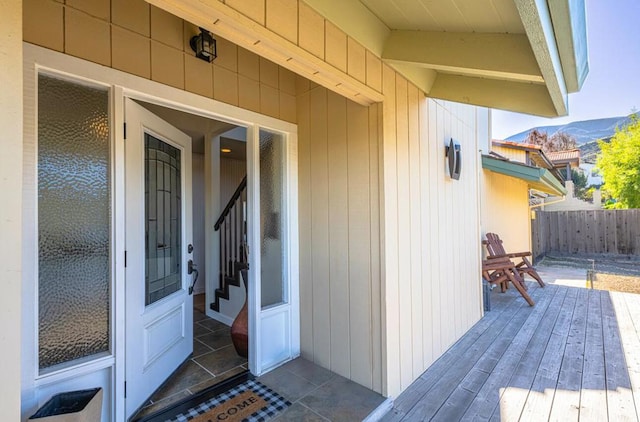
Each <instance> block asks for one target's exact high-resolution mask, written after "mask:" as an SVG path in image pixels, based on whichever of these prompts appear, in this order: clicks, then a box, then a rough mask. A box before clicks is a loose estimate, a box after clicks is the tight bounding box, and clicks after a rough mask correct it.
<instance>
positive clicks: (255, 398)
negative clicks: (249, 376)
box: [168, 380, 291, 422]
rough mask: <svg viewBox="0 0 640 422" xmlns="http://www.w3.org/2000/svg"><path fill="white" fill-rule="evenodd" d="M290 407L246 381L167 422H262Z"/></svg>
mask: <svg viewBox="0 0 640 422" xmlns="http://www.w3.org/2000/svg"><path fill="white" fill-rule="evenodd" d="M289 406H291V403H290V402H288V401H287V400H285V399H284V398H283V397H282V396H280V395H279V394H278V393H276V392H275V391H273V390H271V389H269V388H267V387H266V386H265V385H263V384H260V383H259V382H257V381H251V380H249V381H246V382H244V383H242V384H240V385H237V386H235V387H234V388H232V389H231V390H228V391H226V392H224V393H222V394H219V395H217V396H215V397H214V398H212V399H209V400H206V401H204V402H202V403H200V404H199V405H197V406H194V407H192V408H191V409H189V410H187V411H186V412H184V413H181V414H179V415H177V416H174V417H173V418H171V419H169V420H168V422H169V421H170V422H187V421H189V422H209V421H211V422H214V421H218V420H224V421H227V422H236V421H237V422H240V421H243V422H262V421H267V420H269V419H270V418H271V417H272V416H274V415H276V414H277V413H279V412H282V411H283V410H284V409H286V408H287V407H289Z"/></svg>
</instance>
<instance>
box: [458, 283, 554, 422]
mask: <svg viewBox="0 0 640 422" xmlns="http://www.w3.org/2000/svg"><path fill="white" fill-rule="evenodd" d="M559 291H560V290H558V289H554V291H553V292H552V294H545V295H544V296H543V297H542V299H539V300H537V301H536V306H535V307H534V311H533V312H532V313H531V315H530V316H529V318H528V320H527V321H526V323H525V325H524V326H523V328H522V331H521V332H520V333H519V335H518V336H517V338H515V339H514V341H513V342H512V343H511V345H510V346H509V349H508V350H507V352H506V353H505V354H504V356H503V357H502V359H501V360H500V362H498V364H497V365H496V367H495V368H494V370H493V371H492V372H491V374H490V375H489V377H488V378H487V380H486V382H485V383H484V385H483V386H482V388H481V389H480V391H478V394H477V396H476V398H477V399H476V400H474V401H473V402H472V403H471V405H470V406H469V408H468V409H467V410H466V412H465V414H464V415H463V418H465V419H471V420H478V421H480V420H489V418H490V417H491V415H492V414H493V411H494V409H495V408H496V407H497V406H498V405H499V403H500V387H503V386H504V385H506V383H507V382H508V381H509V380H510V379H511V377H512V376H513V374H514V372H515V370H516V368H517V366H518V364H519V363H520V361H521V360H522V358H523V356H524V354H525V352H526V351H527V348H528V346H529V343H530V341H531V339H532V338H533V335H534V334H535V333H536V330H537V329H538V326H539V323H540V321H541V320H542V318H543V317H544V315H545V313H546V312H547V310H548V309H549V305H550V304H551V300H552V299H553V297H554V296H555V294H557V293H558V292H559ZM537 297H538V296H537V295H536V298H537Z"/></svg>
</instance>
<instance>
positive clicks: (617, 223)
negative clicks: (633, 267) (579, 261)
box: [531, 209, 640, 258]
mask: <svg viewBox="0 0 640 422" xmlns="http://www.w3.org/2000/svg"><path fill="white" fill-rule="evenodd" d="M531 230H532V243H533V254H534V256H535V257H537V258H540V257H542V256H544V255H546V254H547V253H559V254H618V255H636V256H640V209H631V210H593V211H536V212H535V218H534V219H533V220H532V221H531Z"/></svg>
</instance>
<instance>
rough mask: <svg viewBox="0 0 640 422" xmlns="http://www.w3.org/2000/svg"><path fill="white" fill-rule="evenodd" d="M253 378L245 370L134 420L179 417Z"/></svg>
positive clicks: (157, 421) (160, 420) (162, 421)
mask: <svg viewBox="0 0 640 422" xmlns="http://www.w3.org/2000/svg"><path fill="white" fill-rule="evenodd" d="M254 378H255V377H254V376H253V375H251V372H249V370H245V371H244V372H241V373H239V374H237V375H234V376H233V377H231V378H227V379H226V380H224V381H222V382H220V383H218V384H215V385H212V386H211V387H207V388H205V389H204V390H202V391H199V392H198V393H196V394H194V395H192V396H189V397H185V398H184V399H183V400H180V401H179V402H177V403H174V404H172V405H171V406H169V407H167V408H165V409H160V410H158V411H157V412H154V413H151V414H150V415H147V416H145V417H143V418H141V419H134V421H135V422H165V421H166V420H167V419H171V418H172V417H175V416H177V415H179V414H180V413H184V412H186V411H188V410H189V409H191V408H192V407H194V406H197V405H198V404H200V403H202V402H204V401H206V400H209V399H210V398H213V397H215V396H217V395H219V394H222V393H224V392H225V391H228V390H231V389H232V388H233V387H235V386H237V385H239V384H242V383H243V382H245V381H249V380H253V379H254Z"/></svg>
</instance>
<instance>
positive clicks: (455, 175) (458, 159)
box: [445, 138, 462, 180]
mask: <svg viewBox="0 0 640 422" xmlns="http://www.w3.org/2000/svg"><path fill="white" fill-rule="evenodd" d="M445 153H446V154H445V155H446V157H447V159H448V162H449V176H450V177H451V178H452V179H454V180H459V179H460V171H461V170H462V156H461V150H460V144H459V143H457V142H454V141H453V138H451V140H450V141H449V145H448V146H446V147H445Z"/></svg>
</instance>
